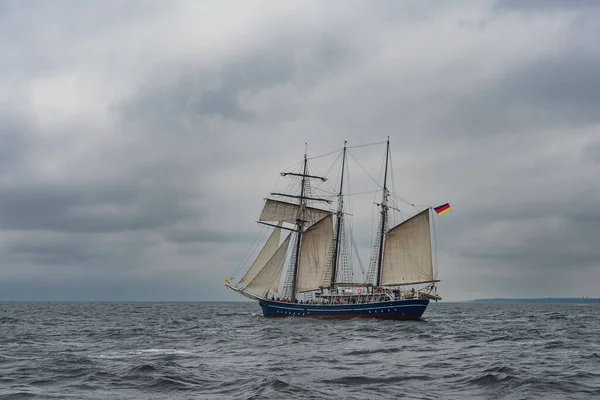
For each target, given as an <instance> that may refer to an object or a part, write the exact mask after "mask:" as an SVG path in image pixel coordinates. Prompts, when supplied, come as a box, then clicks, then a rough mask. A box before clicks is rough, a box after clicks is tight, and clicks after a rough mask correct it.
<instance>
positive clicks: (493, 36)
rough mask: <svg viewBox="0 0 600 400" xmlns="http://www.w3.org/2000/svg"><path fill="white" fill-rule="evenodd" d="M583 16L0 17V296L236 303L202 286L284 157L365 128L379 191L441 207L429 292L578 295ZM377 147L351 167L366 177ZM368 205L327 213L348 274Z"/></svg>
mask: <svg viewBox="0 0 600 400" xmlns="http://www.w3.org/2000/svg"><path fill="white" fill-rule="evenodd" d="M591 3H592V2H574V3H566V2H539V3H538V2H509V1H505V2H495V3H494V2H480V1H477V2H469V1H465V2H462V3H448V4H445V3H444V4H443V5H440V3H439V2H419V3H408V2H407V3H404V2H396V1H389V2H377V3H376V4H374V3H371V2H348V3H345V4H344V11H343V12H340V6H339V4H336V3H331V4H330V3H327V4H324V3H322V2H301V3H281V4H277V5H275V4H273V3H272V2H270V3H266V4H267V5H266V6H265V3H263V2H260V1H258V2H256V3H250V2H249V3H247V4H245V5H243V6H240V7H245V8H244V9H243V10H240V12H239V13H237V14H236V15H233V14H229V13H223V9H222V8H221V7H222V6H219V5H218V4H217V3H202V4H200V3H197V2H180V3H177V4H176V5H169V4H167V3H164V2H159V3H156V2H152V3H149V2H129V3H128V4H127V5H122V4H120V3H119V4H117V3H114V4H113V3H102V2H92V3H85V4H84V3H81V2H69V1H65V2H59V3H56V4H53V5H52V6H50V5H48V4H47V3H46V2H30V3H28V6H27V7H24V6H23V5H19V3H10V5H9V6H7V5H4V7H5V9H4V10H3V11H2V12H1V13H0V14H1V15H2V16H1V17H0V18H1V20H0V37H1V38H2V39H0V42H1V43H2V45H3V48H4V49H6V51H3V53H2V54H0V73H1V75H0V88H1V89H2V90H1V91H0V103H1V104H3V105H4V104H6V105H7V106H6V107H3V111H2V112H0V141H1V146H0V229H1V230H2V235H1V236H2V239H0V261H1V265H2V267H0V289H1V290H0V293H2V298H4V299H36V298H37V299H80V300H81V299H121V300H131V299H163V300H175V299H182V300H190V299H205V300H206V299H232V298H237V297H235V296H233V295H231V294H230V293H228V292H226V291H225V290H224V289H223V288H222V285H221V282H222V279H223V278H224V277H227V276H228V275H229V274H231V273H232V272H233V271H234V270H235V269H236V268H237V266H238V264H239V262H240V260H241V259H242V258H243V256H244V254H245V251H246V250H247V248H248V247H249V246H250V245H251V243H252V241H253V239H254V237H255V235H256V232H257V230H258V229H257V227H256V224H255V223H254V221H255V220H256V218H257V217H258V213H259V209H260V206H261V203H262V197H264V196H265V195H266V194H267V193H269V191H271V190H272V189H273V185H274V184H275V182H276V181H277V179H278V175H277V173H278V172H279V171H280V170H281V169H283V168H285V167H288V166H289V165H292V164H294V163H295V162H296V161H298V160H299V159H300V156H301V154H302V153H303V150H304V143H305V142H308V145H309V153H310V155H315V154H321V153H326V152H328V151H331V150H332V149H335V148H339V147H340V146H341V144H342V142H343V140H349V141H350V144H351V145H352V144H359V143H365V142H373V141H381V140H384V139H385V137H386V136H387V135H390V136H391V139H392V146H393V150H394V153H393V162H394V176H395V178H396V186H397V190H398V194H399V195H401V196H402V197H405V198H408V199H409V200H411V201H413V202H415V203H417V204H429V205H437V204H440V203H441V202H445V201H450V203H451V204H452V206H453V209H454V211H453V212H451V213H449V214H446V215H444V216H443V218H439V219H436V234H437V235H436V236H437V238H438V241H439V260H438V261H439V270H440V277H441V278H442V279H443V280H444V283H443V284H442V288H443V292H444V295H445V297H447V298H449V299H465V298H471V297H481V296H492V295H493V296H513V295H536V296H544V295H553V296H554V295H565V296H566V295H576V296H578V295H593V294H594V293H593V291H594V290H595V286H593V285H592V283H591V282H593V281H594V278H598V273H599V272H598V268H597V267H598V260H599V259H600V254H599V253H598V250H597V245H596V244H597V243H598V241H599V240H600V237H599V236H598V229H597V228H596V227H597V226H598V222H600V221H599V219H600V215H598V211H597V204H598V200H600V194H599V193H598V191H597V190H596V189H595V187H596V186H597V185H596V184H595V181H596V179H597V178H596V177H597V176H598V175H599V174H600V171H599V170H598V169H599V168H600V163H599V162H598V160H599V159H600V158H599V154H600V151H599V149H600V147H599V142H598V135H597V129H598V126H599V125H600V121H599V120H598V116H597V115H596V114H597V113H596V112H595V110H596V109H597V108H598V106H599V105H600V97H599V95H598V93H600V90H599V89H600V87H599V85H600V75H599V73H598V71H599V70H600V69H599V68H598V61H599V60H600V53H599V52H598V50H597V45H596V44H595V43H594V42H593V40H592V39H590V38H594V37H597V34H598V27H597V24H596V23H594V18H595V17H596V15H597V13H598V11H597V8H596V7H593V6H590V4H591ZM6 7H8V8H7V9H6ZM466 11H468V12H466ZM382 151H383V149H382V148H379V147H369V148H361V149H355V150H353V154H356V156H357V158H359V159H360V161H361V163H362V165H363V166H364V167H365V168H367V170H368V171H369V173H370V174H372V175H374V176H377V175H378V173H380V168H381V161H382V160H381V156H382ZM312 162H313V165H314V166H315V168H316V169H317V170H319V171H318V172H325V171H326V170H327V169H328V168H329V166H330V165H329V164H330V163H331V162H333V158H331V157H330V158H324V159H316V160H313V161H312ZM350 164H351V168H352V169H351V178H352V187H351V190H352V191H353V192H360V191H363V190H366V191H369V190H374V184H373V182H372V181H371V180H370V178H369V177H368V176H366V175H365V174H364V173H363V171H362V169H361V168H360V167H359V166H357V165H356V164H355V163H354V161H351V162H350ZM335 174H336V172H333V173H332V175H333V176H331V178H335ZM279 184H282V183H281V182H279ZM374 196H375V194H372V193H371V194H367V195H360V196H354V197H352V198H349V199H348V202H349V203H352V206H353V214H354V215H355V216H354V229H355V235H356V237H355V239H356V240H357V241H358V245H359V247H360V248H361V250H362V251H363V253H364V254H363V261H364V262H365V263H366V262H367V261H368V260H367V259H365V258H364V257H368V250H369V240H370V237H371V226H372V225H371V222H372V221H371V217H372V212H371V211H372V202H373V199H374ZM401 206H402V207H403V210H404V211H407V212H408V211H411V212H413V211H414V210H413V209H411V207H405V206H403V205H401ZM363 210H364V212H363ZM527 285H529V286H527ZM528 288H529V289H528ZM526 289H527V290H528V291H527V292H524V291H525V290H526Z"/></svg>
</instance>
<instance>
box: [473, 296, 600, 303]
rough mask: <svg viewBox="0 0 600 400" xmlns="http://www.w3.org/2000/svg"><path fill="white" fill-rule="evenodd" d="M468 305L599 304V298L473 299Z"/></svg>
mask: <svg viewBox="0 0 600 400" xmlns="http://www.w3.org/2000/svg"><path fill="white" fill-rule="evenodd" d="M469 302H470V303H535V304H600V298H592V297H579V298H577V297H540V298H531V299H511V298H495V299H475V300H471V301H469Z"/></svg>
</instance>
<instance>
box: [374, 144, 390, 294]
mask: <svg viewBox="0 0 600 400" xmlns="http://www.w3.org/2000/svg"><path fill="white" fill-rule="evenodd" d="M389 157H390V137H389V136H388V138H387V143H386V148H385V170H384V173H383V194H382V198H381V204H380V206H381V223H380V224H379V225H380V230H379V254H378V256H377V280H376V281H375V285H376V286H379V285H380V284H381V268H382V265H383V246H384V241H383V237H384V235H385V227H386V225H387V224H386V222H387V214H388V205H387V203H388V189H387V171H388V160H389Z"/></svg>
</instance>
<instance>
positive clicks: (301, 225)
mask: <svg viewBox="0 0 600 400" xmlns="http://www.w3.org/2000/svg"><path fill="white" fill-rule="evenodd" d="M307 175H308V159H307V158H306V151H305V152H304V170H303V172H302V185H301V188H300V196H298V198H299V199H300V204H299V205H300V212H299V213H298V219H297V220H296V229H297V230H298V236H297V239H296V259H295V260H294V270H293V271H292V274H293V275H292V277H293V278H292V279H293V280H292V298H291V299H290V300H291V301H295V300H296V281H297V279H298V265H299V264H300V243H301V242H302V230H303V229H304V208H305V207H306V199H305V197H304V190H305V189H306V177H307Z"/></svg>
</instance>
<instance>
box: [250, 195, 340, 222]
mask: <svg viewBox="0 0 600 400" xmlns="http://www.w3.org/2000/svg"><path fill="white" fill-rule="evenodd" d="M299 213H300V207H299V206H298V205H297V204H293V203H288V202H285V201H280V200H272V199H267V201H266V203H265V206H264V208H263V210H262V213H261V214H260V218H259V220H260V221H263V222H268V221H283V222H287V223H290V224H295V223H296V220H297V219H298V218H299V217H300V216H299ZM330 214H331V212H330V211H327V210H321V209H318V208H312V207H305V209H304V216H303V217H302V218H301V219H303V220H304V221H306V222H307V226H310V225H312V224H314V223H315V222H317V221H319V220H320V219H322V218H324V217H326V216H327V215H330Z"/></svg>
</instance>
